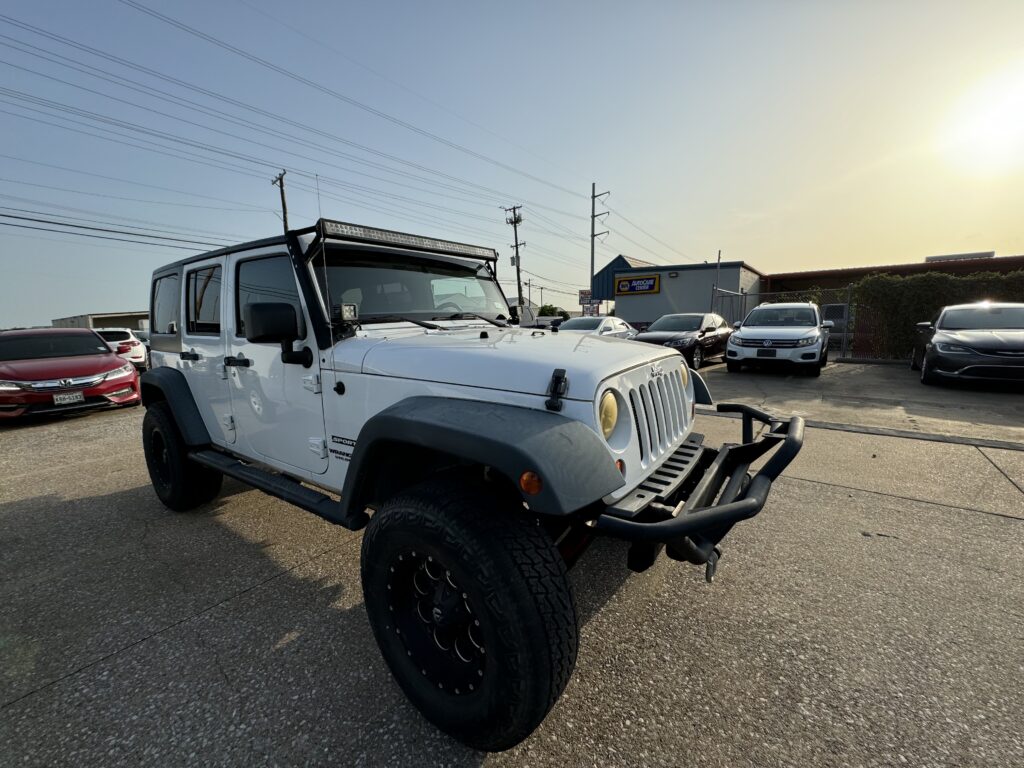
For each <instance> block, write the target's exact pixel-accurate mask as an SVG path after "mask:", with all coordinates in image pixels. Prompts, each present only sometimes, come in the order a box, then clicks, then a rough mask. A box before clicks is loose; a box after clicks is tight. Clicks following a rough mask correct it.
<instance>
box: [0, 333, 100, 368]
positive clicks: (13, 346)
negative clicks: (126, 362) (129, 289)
mask: <svg viewBox="0 0 1024 768" xmlns="http://www.w3.org/2000/svg"><path fill="white" fill-rule="evenodd" d="M109 354H110V347H108V346H107V345H106V344H104V343H103V341H102V339H99V338H97V337H96V336H95V335H94V334H91V333H47V334H33V335H31V336H8V337H6V338H4V337H0V361H4V362H6V361H8V360H42V359H44V358H48V357H77V356H79V355H109Z"/></svg>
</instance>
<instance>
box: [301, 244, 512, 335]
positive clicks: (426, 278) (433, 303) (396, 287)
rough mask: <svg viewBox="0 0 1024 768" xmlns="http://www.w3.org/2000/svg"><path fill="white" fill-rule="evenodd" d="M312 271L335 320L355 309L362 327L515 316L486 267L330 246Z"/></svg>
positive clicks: (441, 258) (454, 259) (438, 257)
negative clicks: (401, 320)
mask: <svg viewBox="0 0 1024 768" xmlns="http://www.w3.org/2000/svg"><path fill="white" fill-rule="evenodd" d="M310 266H311V269H312V272H313V276H314V278H315V280H316V283H317V287H318V288H319V291H320V295H321V297H322V299H323V302H324V304H325V305H327V306H329V307H330V312H329V313H328V316H329V317H331V318H337V317H338V316H339V310H340V307H341V305H342V304H355V305H356V307H357V310H358V317H359V322H360V323H361V324H368V323H373V322H375V318H379V320H377V322H394V318H395V317H408V318H413V319H415V320H418V321H430V320H446V319H448V318H449V317H450V316H452V315H460V314H465V315H467V316H470V315H480V316H482V317H484V318H488V319H491V320H499V321H501V320H507V319H508V318H509V316H510V310H509V305H508V300H507V299H506V298H505V295H504V294H503V293H502V291H501V287H500V286H499V285H498V282H497V280H495V278H494V273H493V271H492V269H491V266H490V264H488V263H487V262H479V261H475V260H471V259H461V258H457V257H451V256H441V255H433V254H431V255H429V256H428V255H423V254H419V253H409V252H402V251H391V250H387V251H383V250H376V249H372V250H371V249H366V250H364V249H362V248H355V249H354V248H349V247H342V248H338V247H335V248H332V247H330V246H329V245H328V246H327V247H326V248H324V249H322V250H321V249H318V252H317V253H316V255H315V256H314V257H313V259H312V260H311V262H310ZM467 319H468V317H467Z"/></svg>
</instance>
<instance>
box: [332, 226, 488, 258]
mask: <svg viewBox="0 0 1024 768" xmlns="http://www.w3.org/2000/svg"><path fill="white" fill-rule="evenodd" d="M320 227H321V231H322V232H323V234H324V237H342V238H345V239H349V240H361V241H364V242H368V243H383V244H386V245H404V246H408V247H410V248H418V249H420V250H423V251H436V252H438V253H450V254H454V255H459V256H472V257H474V258H477V259H488V260H489V261H494V260H496V259H497V258H498V254H497V252H496V251H495V250H494V249H493V248H484V247H483V246H480V245H467V244H466V243H455V242H452V241H451V240H437V239H435V238H433V237H420V236H419V235H407V234H405V233H404V232H392V231H391V230H389V229H376V228H375V227H363V226H360V225H359V224H346V223H344V222H342V221H331V220H329V219H321V220H320Z"/></svg>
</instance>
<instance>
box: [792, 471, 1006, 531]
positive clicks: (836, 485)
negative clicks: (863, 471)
mask: <svg viewBox="0 0 1024 768" xmlns="http://www.w3.org/2000/svg"><path fill="white" fill-rule="evenodd" d="M783 478H785V479H786V480H799V481H800V482H802V483H815V484H817V485H827V486H829V487H830V488H842V489H843V490H844V491H857V492H858V493H873V494H875V495H876V496H885V497H887V498H890V499H899V500H900V501H913V502H916V503H918V504H931V505H932V506H935V507H945V508H946V509H955V510H956V511H958V512H977V513H979V514H982V515H990V516H991V517H998V518H1001V519H1003V520H1013V521H1014V522H1017V523H1024V518H1020V517H1015V516H1013V515H1007V514H1005V513H1004V512H990V511H989V510H987V509H976V508H974V507H960V506H957V505H956V504H944V503H943V502H941V501H932V500H930V499H918V498H916V497H914V496H900V495H899V494H895V493H886V492H885V491H872V490H870V489H868V488H855V487H854V486H852V485H842V484H841V483H830V482H827V481H826V480H815V479H812V478H809V477H799V476H798V475H790V474H786V475H783Z"/></svg>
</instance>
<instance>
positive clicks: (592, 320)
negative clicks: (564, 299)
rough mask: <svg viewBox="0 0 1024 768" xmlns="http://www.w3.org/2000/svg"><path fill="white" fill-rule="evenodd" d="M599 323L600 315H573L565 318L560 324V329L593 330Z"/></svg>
mask: <svg viewBox="0 0 1024 768" xmlns="http://www.w3.org/2000/svg"><path fill="white" fill-rule="evenodd" d="M600 324H601V318H600V317H574V318H572V319H571V320H566V321H565V322H564V323H562V324H561V325H560V326H558V330H560V331H593V330H596V329H597V326H599V325H600Z"/></svg>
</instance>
